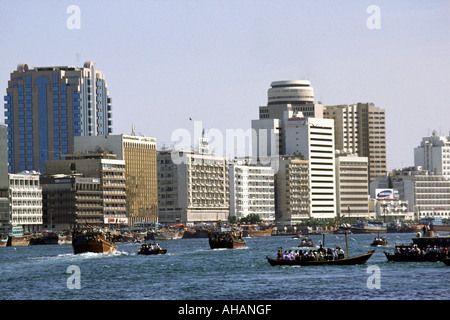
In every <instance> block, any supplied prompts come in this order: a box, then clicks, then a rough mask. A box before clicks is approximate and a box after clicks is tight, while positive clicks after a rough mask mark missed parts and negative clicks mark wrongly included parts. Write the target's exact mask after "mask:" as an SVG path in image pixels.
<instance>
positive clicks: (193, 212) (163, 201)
mask: <svg viewBox="0 0 450 320" xmlns="http://www.w3.org/2000/svg"><path fill="white" fill-rule="evenodd" d="M174 159H175V160H174ZM228 171H229V169H228V163H227V160H226V159H225V158H224V157H219V156H215V155H212V154H201V153H197V152H194V151H183V150H179V151H178V150H164V151H158V201H159V202H158V210H159V216H158V220H159V222H160V223H164V224H165V223H169V224H170V223H183V224H187V225H193V224H196V223H206V222H217V221H227V219H228V216H229V213H230V193H229V173H228Z"/></svg>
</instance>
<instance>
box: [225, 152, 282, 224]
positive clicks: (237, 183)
mask: <svg viewBox="0 0 450 320" xmlns="http://www.w3.org/2000/svg"><path fill="white" fill-rule="evenodd" d="M229 166H230V173H229V177H230V216H236V217H237V219H241V218H245V217H247V216H248V215H252V214H254V215H258V216H259V217H260V219H261V220H262V221H264V222H268V223H274V222H275V185H274V183H275V182H274V180H275V177H274V170H273V169H272V168H271V167H270V166H262V165H257V164H252V163H251V162H250V161H249V160H245V159H240V160H236V161H234V162H233V163H230V165H229Z"/></svg>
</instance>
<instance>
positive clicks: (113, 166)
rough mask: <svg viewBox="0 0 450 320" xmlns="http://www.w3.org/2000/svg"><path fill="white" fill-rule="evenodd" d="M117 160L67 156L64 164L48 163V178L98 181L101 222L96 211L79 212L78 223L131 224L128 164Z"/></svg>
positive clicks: (102, 156) (103, 155)
mask: <svg viewBox="0 0 450 320" xmlns="http://www.w3.org/2000/svg"><path fill="white" fill-rule="evenodd" d="M115 157H116V156H115V155H114V154H106V153H97V154H96V153H91V154H76V155H67V156H66V159H65V160H48V161H46V162H45V164H44V170H45V174H47V175H57V174H63V175H74V174H79V175H80V177H83V178H94V179H99V183H100V191H101V195H102V203H101V205H102V216H101V218H100V216H99V215H98V213H97V212H95V211H85V210H77V211H76V212H75V214H76V216H77V217H76V219H77V221H80V219H81V220H83V221H87V222H89V223H90V224H91V225H97V226H105V225H106V226H111V227H115V226H120V225H126V224H128V223H129V219H128V216H127V210H126V194H125V161H123V160H117V159H115ZM48 209H49V210H51V209H52V208H50V207H49V208H48ZM49 212H51V211H49ZM49 212H47V214H49ZM89 213H91V216H89V215H88V214H89Z"/></svg>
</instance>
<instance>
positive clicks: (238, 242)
mask: <svg viewBox="0 0 450 320" xmlns="http://www.w3.org/2000/svg"><path fill="white" fill-rule="evenodd" d="M245 244H246V242H245V240H244V239H242V233H241V232H240V231H238V230H231V229H230V228H223V227H219V228H216V229H213V230H212V231H211V232H210V233H209V246H210V247H211V249H236V248H242V247H244V246H245Z"/></svg>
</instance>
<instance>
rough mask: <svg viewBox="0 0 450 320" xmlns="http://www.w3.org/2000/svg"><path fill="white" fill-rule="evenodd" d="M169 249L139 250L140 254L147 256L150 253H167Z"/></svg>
mask: <svg viewBox="0 0 450 320" xmlns="http://www.w3.org/2000/svg"><path fill="white" fill-rule="evenodd" d="M166 252H167V249H161V250H145V251H144V250H139V251H138V254H142V255H145V256H149V255H156V254H166Z"/></svg>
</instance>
